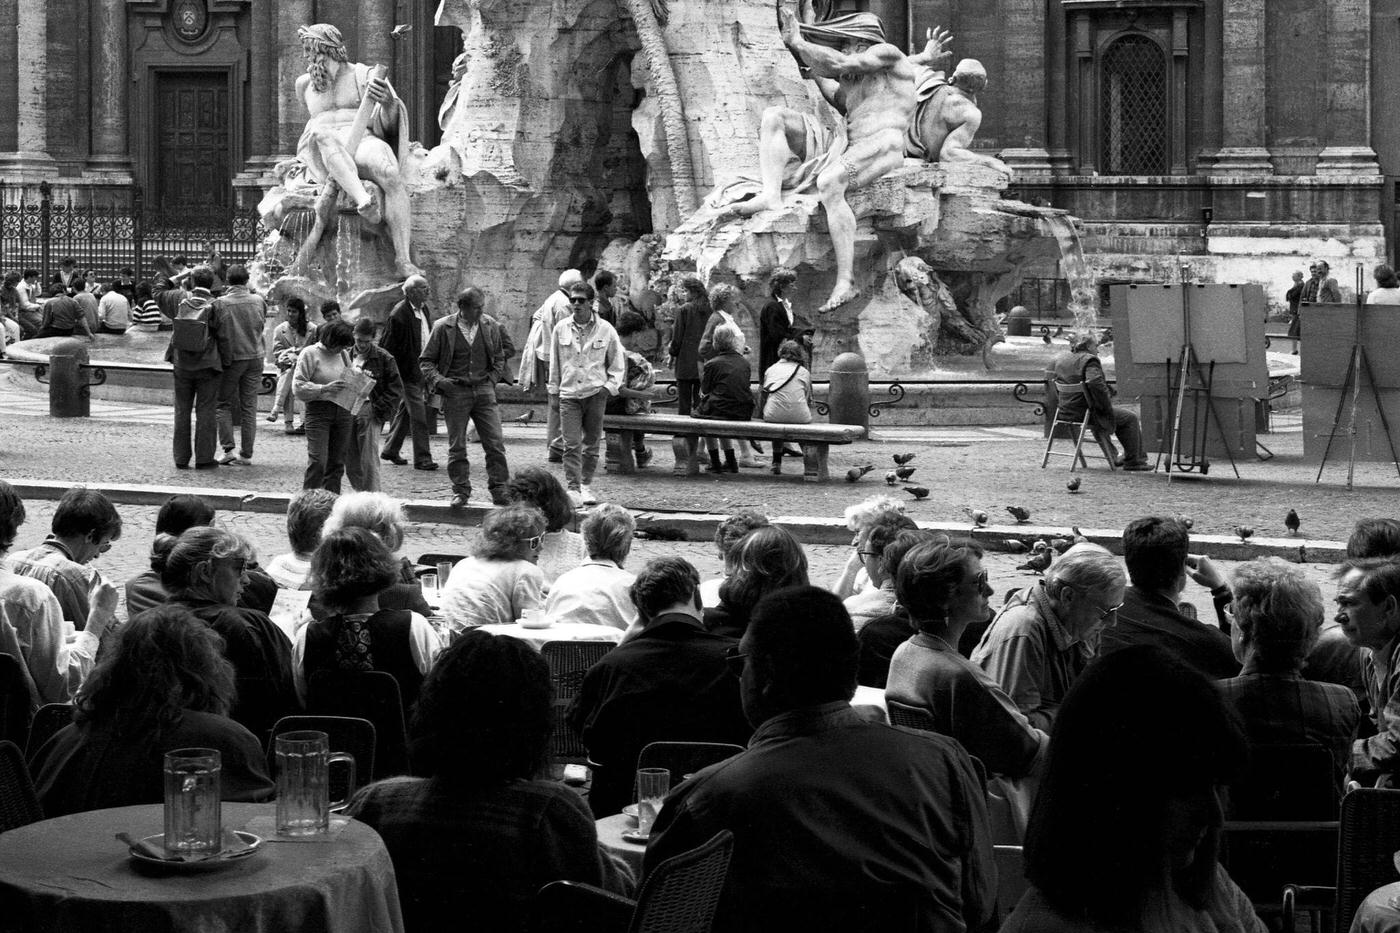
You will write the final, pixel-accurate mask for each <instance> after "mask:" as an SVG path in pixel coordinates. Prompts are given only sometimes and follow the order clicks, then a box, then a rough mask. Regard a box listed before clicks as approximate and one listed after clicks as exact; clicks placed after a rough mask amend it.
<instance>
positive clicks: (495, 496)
mask: <svg viewBox="0 0 1400 933" xmlns="http://www.w3.org/2000/svg"><path fill="white" fill-rule="evenodd" d="M510 503H511V498H510V496H508V495H506V494H505V493H504V492H499V491H492V493H491V504H492V505H510Z"/></svg>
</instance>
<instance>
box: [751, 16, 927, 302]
mask: <svg viewBox="0 0 1400 933" xmlns="http://www.w3.org/2000/svg"><path fill="white" fill-rule="evenodd" d="M810 9H811V7H810V6H809V5H805V4H804V13H808V12H809V11H810ZM778 20H779V27H780V30H781V32H782V37H783V42H784V43H785V44H786V45H787V47H788V48H789V49H791V50H792V51H793V53H794V54H795V55H796V56H797V57H798V59H799V60H801V61H802V62H803V63H805V65H806V66H807V68H809V69H810V71H811V74H812V77H813V79H814V80H815V81H816V82H817V86H818V88H819V89H820V90H821V93H822V96H823V97H825V98H826V100H827V101H828V102H829V103H830V104H831V105H832V106H833V107H834V108H836V110H837V111H838V112H840V113H842V114H843V115H845V117H846V134H845V137H846V138H845V139H844V140H843V139H840V138H832V137H830V136H829V134H825V133H823V132H821V127H820V125H819V123H818V121H816V120H815V119H814V118H812V117H810V116H808V115H805V114H802V113H799V112H797V111H793V110H789V109H787V108H779V107H770V108H769V109H768V110H766V111H764V114H763V119H762V123H761V125H760V130H759V160H760V172H761V181H762V185H763V188H762V190H761V191H760V193H759V194H758V196H757V197H755V198H753V199H751V200H749V201H746V202H742V203H740V204H738V205H736V206H735V207H734V209H733V210H734V212H735V213H738V214H740V215H743V216H748V215H752V214H756V213H758V212H759V211H763V210H768V209H771V208H775V207H778V206H780V205H781V203H782V192H783V190H784V188H787V189H789V190H803V189H804V188H807V187H810V186H811V185H812V184H815V186H816V189H817V194H818V196H819V197H820V199H821V202H822V206H823V207H825V208H826V220H827V228H828V230H829V231H830V234H831V243H832V251H833V253H834V254H835V257H836V285H835V287H834V288H833V289H832V292H831V295H830V297H829V298H828V299H827V301H826V303H825V304H823V305H822V307H821V308H820V309H819V310H820V311H823V312H825V311H831V310H833V309H835V308H837V307H840V306H841V305H843V304H845V303H846V302H848V301H850V300H851V299H853V298H855V297H856V296H857V295H858V294H859V293H860V292H859V289H858V288H857V287H856V284H855V275H854V265H855V234H856V218H855V213H854V211H852V210H851V206H850V204H849V203H848V202H847V201H846V192H847V190H849V189H851V188H858V187H861V186H863V185H868V184H870V183H871V182H873V181H875V180H876V179H879V178H881V177H883V176H884V175H885V174H887V173H888V172H890V171H891V170H892V169H895V168H898V167H899V166H900V164H901V163H902V162H903V160H904V148H905V136H906V135H907V133H908V127H909V121H910V120H911V119H912V117H913V115H914V107H915V104H916V98H915V87H914V78H915V71H914V65H915V64H922V63H924V62H925V61H930V62H931V61H934V60H936V59H937V58H938V57H940V56H941V54H942V51H941V46H940V45H939V43H936V42H933V41H930V43H929V48H928V49H925V51H924V52H922V53H920V54H919V55H918V56H914V57H911V58H906V57H905V55H904V53H903V52H901V51H900V50H899V49H898V48H896V47H895V46H893V45H891V44H889V43H888V42H886V41H885V32H884V27H883V25H882V24H881V22H880V19H879V17H877V16H875V15H874V14H873V13H851V14H847V15H845V16H838V17H835V18H833V19H829V20H826V21H824V22H821V23H799V22H798V19H797V16H796V15H795V14H793V12H792V11H791V10H789V9H788V8H787V7H785V6H779V8H778ZM940 38H941V36H940ZM930 55H932V58H930V57H929V56H930ZM803 160H805V161H803ZM794 163H800V164H797V165H794Z"/></svg>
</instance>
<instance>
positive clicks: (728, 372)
mask: <svg viewBox="0 0 1400 933" xmlns="http://www.w3.org/2000/svg"><path fill="white" fill-rule="evenodd" d="M743 346H744V334H743V332H742V331H740V330H739V328H738V327H737V326H735V325H733V324H725V325H723V326H721V327H718V328H716V329H715V339H714V349H715V355H714V356H712V357H710V359H709V360H707V361H706V363H705V369H704V371H703V372H702V373H701V374H700V404H699V406H697V408H696V410H695V415H694V417H696V418H717V419H720V420H724V421H748V420H749V419H750V418H752V417H753V393H752V392H750V391H749V361H748V360H746V359H744V357H743V355H742V354H741V353H740V350H741V349H742V348H743ZM719 440H720V439H719V438H715V437H706V438H705V446H706V448H707V449H708V450H709V452H710V465H709V467H708V468H707V471H708V472H710V473H723V472H725V471H726V470H728V471H729V472H730V473H738V472H739V464H738V462H737V461H736V460H735V458H734V442H733V440H732V439H730V438H725V439H724V442H725V444H724V465H723V466H721V465H720V462H719V447H720V445H719Z"/></svg>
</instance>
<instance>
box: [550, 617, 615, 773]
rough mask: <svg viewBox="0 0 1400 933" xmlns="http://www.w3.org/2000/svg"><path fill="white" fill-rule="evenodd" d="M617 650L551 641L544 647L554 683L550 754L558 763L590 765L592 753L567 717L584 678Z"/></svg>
mask: <svg viewBox="0 0 1400 933" xmlns="http://www.w3.org/2000/svg"><path fill="white" fill-rule="evenodd" d="M615 647H616V645H614V644H613V643H612V642H610V641H547V642H545V643H544V644H543V645H542V646H541V647H540V654H542V655H544V659H545V662H546V663H548V664H549V679H550V680H551V681H553V683H554V734H553V736H552V737H551V738H550V740H549V751H550V754H551V755H552V756H553V757H554V760H555V761H565V762H574V763H578V764H585V763H587V761H588V749H587V748H585V747H584V744H583V739H582V738H581V737H580V736H579V734H578V733H577V732H575V731H574V729H573V727H572V726H570V725H569V723H568V720H567V719H566V718H565V717H564V714H565V713H566V712H567V711H568V709H569V703H570V702H571V701H572V700H573V698H574V697H576V696H578V693H579V690H580V688H581V687H582V686H583V675H584V674H587V673H588V669H589V668H591V667H592V666H593V665H595V664H597V663H598V662H599V661H601V660H602V659H603V655H605V654H607V653H608V652H609V651H611V650H612V649H613V648H615Z"/></svg>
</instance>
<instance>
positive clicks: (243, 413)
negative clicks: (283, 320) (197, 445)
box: [210, 265, 267, 466]
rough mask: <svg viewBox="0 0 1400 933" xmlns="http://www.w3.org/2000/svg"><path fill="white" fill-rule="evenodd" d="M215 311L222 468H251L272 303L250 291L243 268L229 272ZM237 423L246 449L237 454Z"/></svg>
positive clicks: (241, 440) (245, 271) (240, 437)
mask: <svg viewBox="0 0 1400 933" xmlns="http://www.w3.org/2000/svg"><path fill="white" fill-rule="evenodd" d="M210 271H211V272H212V271H213V270H212V269H211V270H210ZM214 307H215V309H216V311H217V313H218V315H219V354H220V356H221V357H222V358H223V362H224V375H223V380H222V382H221V385H220V389H219V442H220V443H221V445H222V446H223V448H224V455H223V457H221V458H220V459H219V462H220V463H222V464H224V465H228V464H230V463H236V464H239V465H241V466H247V465H248V464H249V463H251V462H252V460H253V441H254V439H255V438H256V437H257V435H258V392H259V390H260V389H261V388H262V371H263V358H264V357H265V356H266V355H267V349H266V345H265V344H264V343H263V326H264V325H265V324H266V323H267V302H266V301H264V300H263V297H262V296H261V295H255V294H253V293H252V292H250V291H249V290H248V270H247V269H246V268H245V267H244V266H241V265H240V266H230V267H229V270H228V288H226V289H225V290H224V293H223V294H222V295H220V296H219V297H218V298H216V299H215V300H214ZM235 419H236V421H237V424H238V427H239V435H240V436H239V442H240V444H241V446H240V448H239V450H238V452H237V453H234V450H233V447H234V438H233V426H234V423H235Z"/></svg>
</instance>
